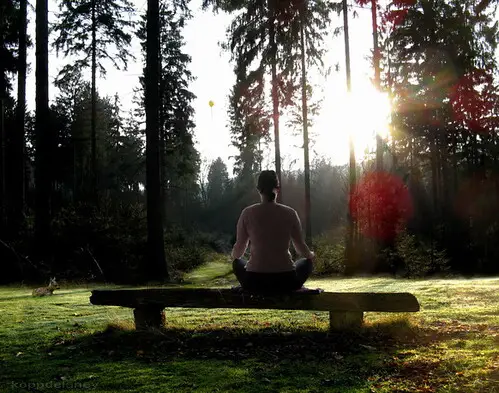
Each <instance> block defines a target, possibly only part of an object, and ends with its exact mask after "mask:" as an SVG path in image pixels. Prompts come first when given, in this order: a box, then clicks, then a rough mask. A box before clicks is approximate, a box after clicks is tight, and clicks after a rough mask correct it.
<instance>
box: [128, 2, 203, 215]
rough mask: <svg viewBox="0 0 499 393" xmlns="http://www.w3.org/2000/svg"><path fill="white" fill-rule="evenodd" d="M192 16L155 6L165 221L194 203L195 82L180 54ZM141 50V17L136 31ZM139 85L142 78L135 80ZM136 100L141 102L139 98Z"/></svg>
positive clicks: (179, 9)
mask: <svg viewBox="0 0 499 393" xmlns="http://www.w3.org/2000/svg"><path fill="white" fill-rule="evenodd" d="M190 17H191V15H190V12H189V10H188V9H187V7H186V4H178V5H176V6H171V5H167V4H166V3H161V4H160V60H159V61H160V84H159V94H160V106H159V123H160V129H159V132H160V167H161V185H162V199H163V206H164V213H165V214H164V221H165V223H173V222H175V221H177V222H178V221H185V220H186V218H187V213H188V211H189V206H191V205H192V204H193V203H197V199H198V196H199V190H198V185H197V178H198V171H199V164H200V163H199V153H198V151H197V150H196V148H195V146H194V140H193V131H194V126H195V125H194V122H193V116H194V109H193V107H192V102H193V100H194V99H195V98H196V97H195V96H194V94H193V93H192V92H191V91H190V90H189V84H190V82H192V81H193V80H194V77H193V76H192V74H191V72H190V71H189V69H188V67H189V64H190V62H191V57H190V56H189V55H187V54H186V53H185V52H184V48H183V46H184V40H183V36H182V28H183V27H184V25H185V21H186V20H187V19H189V18H190ZM137 36H138V38H139V39H140V40H141V41H142V42H143V44H142V48H143V50H144V49H145V45H144V39H145V19H143V22H142V24H141V26H140V28H139V30H138V31H137ZM140 81H141V84H142V86H144V84H145V80H144V78H141V79H140ZM139 104H140V100H139Z"/></svg>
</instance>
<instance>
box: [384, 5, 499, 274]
mask: <svg viewBox="0 0 499 393" xmlns="http://www.w3.org/2000/svg"><path fill="white" fill-rule="evenodd" d="M482 5H485V8H481V6H482ZM477 9H480V12H478V13H477V12H476V11H477ZM495 9H496V5H490V4H484V3H483V2H482V1H470V2H466V3H463V2H460V1H457V0H452V1H444V0H435V1H429V0H418V1H413V2H411V3H399V4H397V5H396V6H394V7H392V8H391V9H390V10H388V12H387V13H386V15H385V18H386V20H387V21H388V22H389V23H392V24H393V25H395V26H394V28H393V29H392V31H391V32H389V34H388V35H387V39H386V40H387V42H386V44H385V47H386V48H389V49H390V55H391V57H390V70H391V73H390V81H391V84H392V85H393V94H394V103H395V116H394V126H395V136H396V137H397V145H396V146H397V151H396V154H397V163H398V166H399V167H401V168H404V167H405V168H408V169H409V173H410V174H411V176H410V179H411V180H410V182H411V186H412V187H413V188H414V189H415V190H416V189H417V190H421V189H422V188H423V187H424V185H425V182H426V179H428V184H427V187H428V189H429V190H430V195H431V196H428V198H429V200H430V201H431V206H432V216H431V221H430V225H429V228H427V225H426V223H424V222H418V223H417V228H418V229H417V230H419V231H421V232H422V234H423V235H424V236H427V237H429V239H430V243H431V245H432V248H434V247H435V246H436V244H437V243H441V244H443V245H444V246H445V247H448V249H449V250H450V255H451V256H453V257H454V267H456V268H458V269H460V270H463V268H464V267H465V265H467V264H468V262H467V261H468V259H469V257H471V255H474V256H473V258H477V255H480V254H482V253H484V252H488V251H486V250H488V246H487V242H491V241H492V239H497V238H498V236H499V233H498V232H497V231H495V230H494V229H493V228H494V225H496V224H495V223H493V222H487V221H486V220H482V221H477V220H475V222H474V224H473V225H472V224H471V223H470V220H473V214H469V215H468V214H465V216H466V217H460V213H457V212H456V211H455V210H454V209H453V208H452V207H453V206H456V205H455V203H456V198H459V193H460V191H459V189H460V188H461V187H462V184H463V180H464V179H465V178H466V177H468V176H470V174H471V173H473V172H476V171H478V172H479V173H483V174H484V175H483V179H482V181H483V182H485V183H487V182H488V181H490V180H487V175H486V173H487V172H488V171H491V170H492V171H495V170H496V168H495V166H494V164H493V163H494V161H495V158H493V157H495V155H496V152H497V150H496V149H497V147H496V142H495V141H496V140H497V137H496V135H497V131H498V123H497V120H496V119H497V117H496V116H495V115H494V110H495V108H496V106H497V102H498V101H497V100H498V98H499V95H498V86H497V83H496V82H495V81H494V74H495V73H496V72H497V64H496V60H495V50H496V46H497V34H498V30H497V23H496V22H495V21H494V18H493V15H494V11H495ZM427 168H428V169H427ZM480 176H482V175H480ZM418 192H421V191H418ZM424 198H426V196H423V198H422V196H421V195H418V197H417V200H420V199H424ZM470 204H471V202H470ZM418 208H420V209H422V208H423V207H422V206H421V207H418ZM466 209H468V208H466ZM487 216H492V214H487ZM463 218H465V219H464V220H463ZM426 221H428V220H426ZM481 225H483V227H481ZM413 229H415V227H414V226H413ZM477 231H481V234H482V236H478V235H477V238H481V239H483V240H479V241H477V240H473V237H474V236H475V235H474V233H477ZM494 241H496V240H494ZM478 244H481V246H480V248H475V247H478ZM480 258H482V257H480ZM490 258H491V257H490V256H487V257H485V256H484V257H483V259H480V260H487V259H488V261H489V262H486V263H485V262H484V264H490V263H491V262H490V261H491V259H490ZM470 268H471V267H470ZM489 268H490V265H489Z"/></svg>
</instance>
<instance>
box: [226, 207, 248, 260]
mask: <svg viewBox="0 0 499 393" xmlns="http://www.w3.org/2000/svg"><path fill="white" fill-rule="evenodd" d="M248 242H249V235H248V230H247V228H246V210H243V212H242V213H241V215H240V216H239V220H238V221H237V237H236V243H235V244H234V247H233V248H232V253H231V254H230V256H231V258H232V259H238V258H241V257H242V256H243V255H244V253H245V252H246V248H247V247H248Z"/></svg>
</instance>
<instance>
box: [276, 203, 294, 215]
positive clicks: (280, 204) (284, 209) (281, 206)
mask: <svg viewBox="0 0 499 393" xmlns="http://www.w3.org/2000/svg"><path fill="white" fill-rule="evenodd" d="M276 205H277V206H278V207H279V209H281V210H283V211H285V212H286V213H288V214H296V210H295V209H293V208H292V207H291V206H288V205H283V204H282V203H277V204H276Z"/></svg>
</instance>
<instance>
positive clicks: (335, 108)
mask: <svg viewBox="0 0 499 393" xmlns="http://www.w3.org/2000/svg"><path fill="white" fill-rule="evenodd" d="M390 112H391V107H390V101H389V98H388V95H387V94H386V93H382V92H379V91H377V90H376V89H375V88H374V86H373V85H372V84H371V83H366V84H365V85H362V86H358V88H357V89H356V90H354V91H352V92H351V93H347V92H341V93H339V92H338V91H336V92H331V94H329V96H328V95H326V97H325V100H324V105H323V107H322V112H321V115H320V116H319V118H318V119H317V123H316V125H317V126H316V127H315V131H316V133H317V140H318V142H319V143H318V146H320V151H321V154H324V155H325V156H328V157H332V158H335V159H336V160H341V161H344V162H346V161H347V160H348V155H349V144H348V141H349V136H350V135H352V137H353V140H354V146H355V155H356V158H357V160H363V159H364V158H365V156H366V152H370V151H372V150H373V149H374V148H375V146H376V137H375V136H376V134H379V135H381V137H382V138H383V139H385V138H386V137H387V136H388V129H389V123H390Z"/></svg>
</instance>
